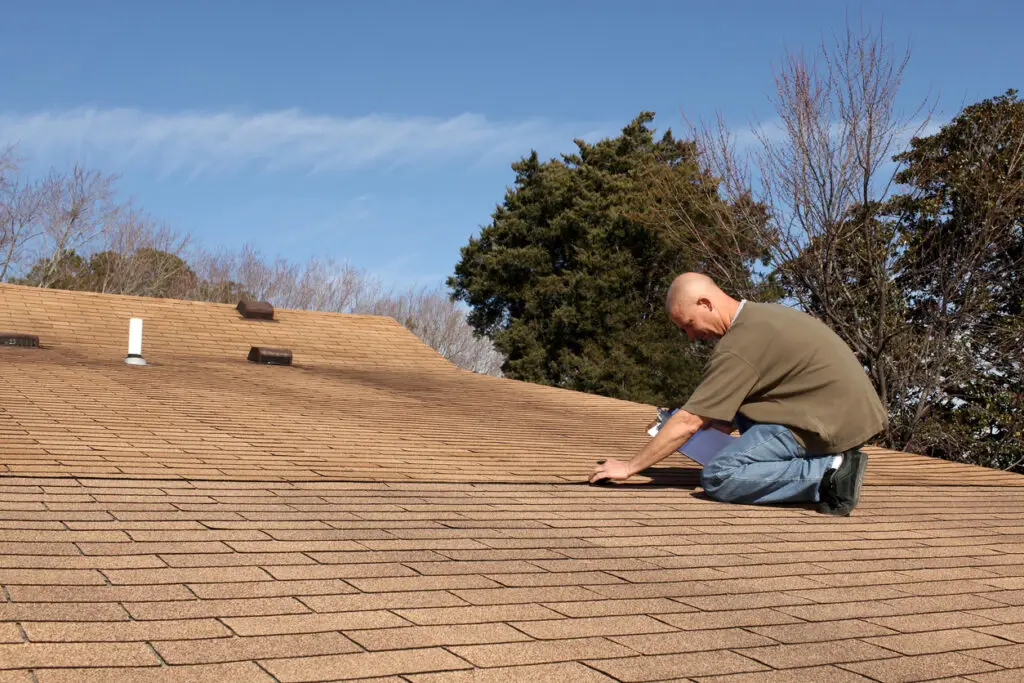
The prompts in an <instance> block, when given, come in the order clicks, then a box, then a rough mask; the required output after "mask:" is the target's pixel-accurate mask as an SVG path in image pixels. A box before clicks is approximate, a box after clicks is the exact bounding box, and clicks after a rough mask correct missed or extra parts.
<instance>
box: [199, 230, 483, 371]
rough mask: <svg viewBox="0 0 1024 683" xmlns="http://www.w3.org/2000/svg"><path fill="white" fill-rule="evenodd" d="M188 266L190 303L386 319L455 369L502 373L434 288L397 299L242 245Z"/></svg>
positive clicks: (324, 263)
mask: <svg viewBox="0 0 1024 683" xmlns="http://www.w3.org/2000/svg"><path fill="white" fill-rule="evenodd" d="M193 263H194V264H196V270H197V273H198V276H199V277H198V280H199V282H201V283H203V285H202V291H201V292H197V293H196V294H194V298H203V299H207V300H210V299H212V300H229V299H228V297H229V296H232V295H233V296H239V297H243V296H244V297H249V298H253V299H259V300H266V301H270V302H271V303H273V304H274V305H275V306H277V307H280V308H294V309H300V310H313V311H330V312H336V313H363V314H368V315H385V316H389V317H392V318H395V319H396V320H397V321H398V322H399V323H401V324H402V325H404V326H405V327H406V328H408V329H409V330H410V331H412V332H413V333H414V334H416V335H417V336H418V337H420V338H421V339H422V340H423V341H424V343H426V344H427V345H428V346H430V347H431V348H433V349H435V350H436V351H437V352H438V353H440V354H441V355H442V356H444V357H445V358H447V359H448V360H450V361H452V362H453V363H454V364H455V365H457V366H459V367H461V368H465V369H468V370H472V371H474V372H480V373H486V374H491V375H498V374H500V372H501V364H502V362H503V358H502V357H501V355H500V354H498V353H497V352H496V351H495V350H494V347H493V345H491V343H490V341H489V340H487V339H481V338H477V337H475V336H474V334H473V328H472V327H471V326H470V325H469V323H468V322H467V321H466V313H465V311H464V310H463V309H462V308H461V307H459V306H458V305H457V304H456V303H455V302H453V301H451V299H450V298H449V297H448V296H446V295H445V294H444V292H443V291H441V290H440V289H422V288H419V289H418V288H413V289H409V290H407V291H405V292H402V293H397V294H396V293H395V292H393V291H391V290H388V289H386V288H385V287H384V284H383V283H382V282H381V281H380V279H379V278H376V277H374V276H372V275H371V274H369V273H367V272H366V271H364V270H362V269H359V268H356V267H354V266H352V265H351V264H349V263H339V262H336V261H333V260H329V259H310V260H309V261H307V262H306V263H305V264H303V265H301V266H300V265H299V264H297V263H294V262H290V261H288V260H286V259H283V258H276V259H274V260H270V259H268V258H266V257H264V256H263V255H262V254H261V253H260V252H259V251H258V250H256V249H254V248H252V247H251V246H248V245H246V246H244V247H243V248H242V249H241V250H240V251H238V252H234V253H232V252H219V253H208V252H205V253H204V252H198V253H196V255H195V256H194V258H193Z"/></svg>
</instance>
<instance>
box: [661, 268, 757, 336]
mask: <svg viewBox="0 0 1024 683" xmlns="http://www.w3.org/2000/svg"><path fill="white" fill-rule="evenodd" d="M737 308H739V302H738V301H736V300H735V299H733V298H732V297H731V296H729V295H728V294H726V293H725V292H723V291H722V290H721V289H720V288H719V287H718V285H716V284H715V281H714V280H712V279H711V278H709V277H708V276H707V275H704V274H702V273H683V274H682V275H679V276H678V277H676V279H675V280H673V281H672V285H671V286H670V287H669V288H668V295H667V296H666V297H665V310H666V312H667V313H668V316H669V318H671V320H672V322H674V323H675V324H676V325H677V326H679V327H681V328H683V329H684V330H685V331H686V334H687V335H688V336H689V337H690V339H712V338H717V337H721V336H722V335H724V334H725V333H726V331H728V329H729V325H730V324H731V322H732V318H733V316H734V315H735V314H736V309H737Z"/></svg>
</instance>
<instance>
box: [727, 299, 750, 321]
mask: <svg viewBox="0 0 1024 683" xmlns="http://www.w3.org/2000/svg"><path fill="white" fill-rule="evenodd" d="M745 303H747V300H746V299H742V300H740V305H739V306H737V307H736V312H735V313H733V314H732V320H730V321H729V326H730V327H731V326H732V325H733V323H735V322H736V318H738V317H740V311H742V310H743V304H745Z"/></svg>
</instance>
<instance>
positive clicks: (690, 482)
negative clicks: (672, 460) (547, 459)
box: [584, 467, 815, 510]
mask: <svg viewBox="0 0 1024 683" xmlns="http://www.w3.org/2000/svg"><path fill="white" fill-rule="evenodd" d="M700 472H701V470H700V468H699V467H654V468H649V469H646V470H641V471H640V472H638V473H637V474H638V475H639V476H642V477H646V478H647V479H649V480H650V481H629V480H627V481H618V482H610V481H607V480H604V481H602V482H599V483H597V484H593V486H599V487H602V488H615V489H618V488H621V489H632V490H651V489H659V490H660V489H674V490H677V491H678V490H680V489H689V490H690V496H691V497H692V498H696V499H698V500H706V501H709V502H717V501H715V500H714V498H712V497H711V496H709V495H708V494H706V493H704V490H703V489H702V488H700ZM584 483H586V482H584ZM722 504H723V505H726V503H722ZM744 507H758V508H783V509H790V510H791V509H793V508H797V509H801V508H802V509H806V510H813V509H814V508H815V505H814V503H774V504H761V505H757V506H753V505H749V506H744Z"/></svg>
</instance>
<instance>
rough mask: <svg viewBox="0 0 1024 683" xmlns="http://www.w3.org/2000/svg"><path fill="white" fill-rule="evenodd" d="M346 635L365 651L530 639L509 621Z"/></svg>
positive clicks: (347, 631) (443, 625)
mask: <svg viewBox="0 0 1024 683" xmlns="http://www.w3.org/2000/svg"><path fill="white" fill-rule="evenodd" d="M345 635H346V636H347V637H349V638H351V639H352V640H353V641H355V642H356V643H358V644H359V645H361V646H362V647H363V648H365V649H366V650H401V649H407V648H426V647H432V646H435V645H441V646H449V645H475V644H480V643H512V642H516V641H522V640H529V639H530V637H529V636H527V635H524V634H523V633H522V632H521V631H517V630H516V629H514V628H512V627H511V626H509V625H507V624H494V623H490V624H487V623H485V624H435V625H432V626H408V627H404V628H374V629H369V630H355V629H351V628H350V629H346V631H345Z"/></svg>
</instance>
